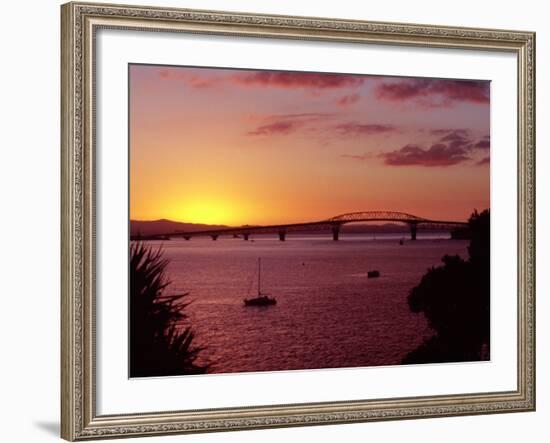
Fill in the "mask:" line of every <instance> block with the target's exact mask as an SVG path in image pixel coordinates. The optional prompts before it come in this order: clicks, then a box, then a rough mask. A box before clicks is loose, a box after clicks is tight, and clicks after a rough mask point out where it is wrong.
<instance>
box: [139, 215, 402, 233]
mask: <svg viewBox="0 0 550 443" xmlns="http://www.w3.org/2000/svg"><path fill="white" fill-rule="evenodd" d="M229 227H231V226H227V225H205V224H200V223H184V222H175V221H172V220H166V219H161V220H150V221H144V220H130V235H131V236H138V235H141V236H149V235H165V234H173V233H174V232H193V231H203V230H211V229H224V228H229ZM311 232H312V233H316V232H319V231H318V230H312V231H311ZM342 232H348V233H357V234H361V233H377V232H380V233H384V232H385V233H398V232H409V228H408V226H407V225H405V224H400V223H385V224H383V225H374V224H368V223H349V224H344V225H343V226H342ZM306 233H307V232H302V234H306Z"/></svg>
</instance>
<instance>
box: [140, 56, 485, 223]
mask: <svg viewBox="0 0 550 443" xmlns="http://www.w3.org/2000/svg"><path fill="white" fill-rule="evenodd" d="M489 124H490V114H489V83H488V82H481V81H456V80H437V79H420V78H396V77H369V76H362V75H335V74H319V73H296V72H281V71H256V70H228V69H211V68H185V67H165V66H151V65H131V66H130V216H131V218H132V219H134V220H156V219H160V218H166V219H170V220H176V221H184V222H193V223H208V224H227V225H242V224H277V223H290V222H300V221H312V220H321V219H325V218H329V217H332V216H335V215H338V214H340V213H345V212H354V211H369V210H394V211H401V212H408V213H412V214H415V215H419V216H423V217H428V218H432V219H439V220H442V219H448V220H466V219H467V218H468V216H469V214H470V213H471V212H472V211H473V209H474V208H477V209H484V208H488V207H489Z"/></svg>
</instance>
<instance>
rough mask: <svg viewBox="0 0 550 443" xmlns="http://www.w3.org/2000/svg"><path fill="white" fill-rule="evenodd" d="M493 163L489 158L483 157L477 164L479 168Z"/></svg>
mask: <svg viewBox="0 0 550 443" xmlns="http://www.w3.org/2000/svg"><path fill="white" fill-rule="evenodd" d="M490 163H491V159H490V158H489V157H483V158H482V159H481V160H480V161H478V162H477V163H476V165H478V166H488V165H489V164H490Z"/></svg>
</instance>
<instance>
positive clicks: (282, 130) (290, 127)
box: [248, 120, 296, 135]
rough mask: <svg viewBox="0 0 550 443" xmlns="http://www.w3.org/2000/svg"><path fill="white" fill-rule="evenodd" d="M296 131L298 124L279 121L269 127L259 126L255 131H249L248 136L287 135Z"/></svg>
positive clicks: (268, 125)
mask: <svg viewBox="0 0 550 443" xmlns="http://www.w3.org/2000/svg"><path fill="white" fill-rule="evenodd" d="M295 129H296V123H295V122H292V121H288V120H287V121H278V122H274V123H270V124H267V125H261V126H258V127H257V128H256V129H254V130H253V131H249V132H248V135H272V134H281V135H286V134H289V133H291V132H292V131H294V130H295Z"/></svg>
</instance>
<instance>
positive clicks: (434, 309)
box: [403, 210, 490, 363]
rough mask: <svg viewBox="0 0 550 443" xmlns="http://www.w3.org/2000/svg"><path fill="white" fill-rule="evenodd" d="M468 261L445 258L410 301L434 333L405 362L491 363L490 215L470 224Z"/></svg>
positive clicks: (484, 214) (474, 217)
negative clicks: (479, 361)
mask: <svg viewBox="0 0 550 443" xmlns="http://www.w3.org/2000/svg"><path fill="white" fill-rule="evenodd" d="M468 231H469V233H470V238H471V240H470V245H469V247H468V255H469V258H468V260H463V259H462V258H460V257H459V256H448V255H446V256H445V257H443V259H442V261H443V266H439V267H433V268H431V269H429V270H428V272H427V273H426V274H425V275H424V276H423V277H422V280H421V281H420V284H419V285H418V286H416V287H414V288H413V289H412V290H411V292H410V294H409V297H408V303H409V307H410V309H411V311H413V312H423V313H424V315H425V316H426V318H427V319H428V323H429V325H430V327H431V328H432V329H433V330H434V331H435V334H434V336H433V337H432V338H430V339H429V340H427V341H426V342H425V343H423V344H422V345H421V346H420V347H419V348H417V349H416V350H414V351H412V352H410V353H409V354H408V355H407V356H406V357H405V358H404V359H403V363H437V362H457V361H478V360H488V359H489V339H490V337H489V335H490V334H489V330H490V314H489V304H490V214H489V210H485V211H483V212H481V213H478V212H477V211H475V212H474V213H473V214H472V215H471V217H470V219H469V221H468Z"/></svg>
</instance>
